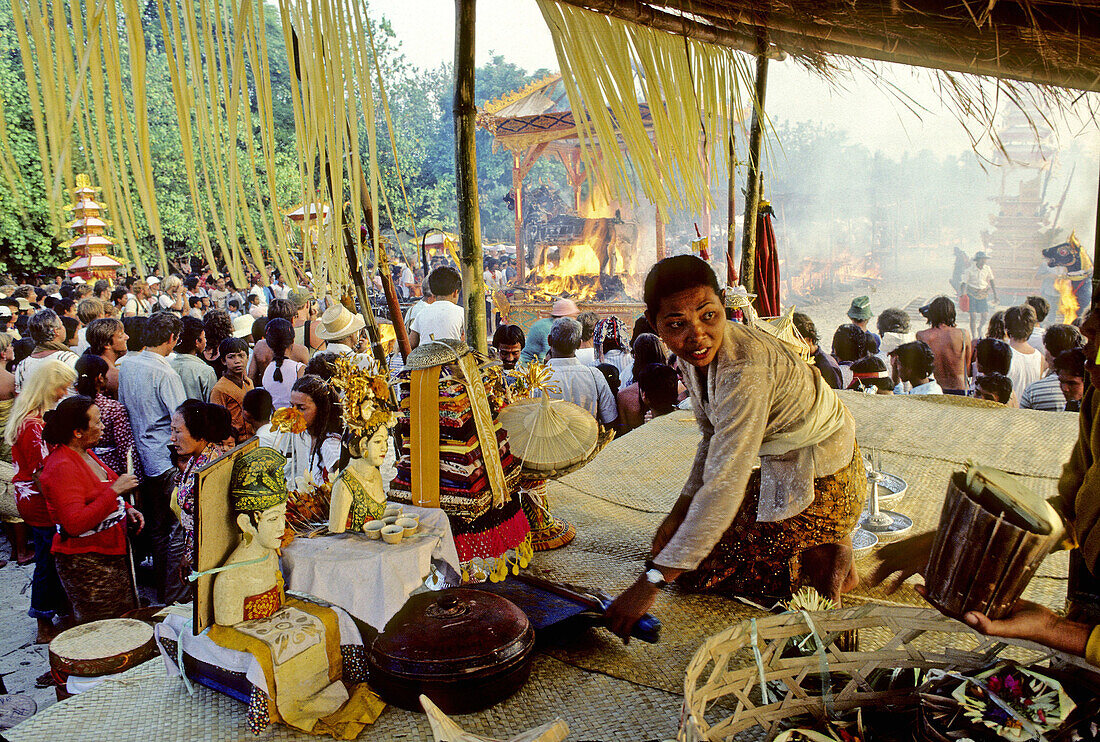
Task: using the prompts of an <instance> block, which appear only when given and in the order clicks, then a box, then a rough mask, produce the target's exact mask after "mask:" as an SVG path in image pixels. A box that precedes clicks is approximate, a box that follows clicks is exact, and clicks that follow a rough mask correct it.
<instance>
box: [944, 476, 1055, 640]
mask: <svg viewBox="0 0 1100 742" xmlns="http://www.w3.org/2000/svg"><path fill="white" fill-rule="evenodd" d="M985 505H986V504H983V503H982V502H981V501H979V500H978V499H975V498H974V497H973V496H971V495H970V494H969V492H968V491H967V488H966V476H965V475H964V474H961V473H958V474H955V475H954V476H952V477H951V483H950V484H949V485H948V486H947V497H946V498H945V499H944V501H943V511H942V512H941V514H940V523H939V527H938V528H937V529H936V536H935V540H934V541H933V544H932V553H931V555H930V556H929V558H928V567H927V568H926V569H925V577H924V586H925V590H926V591H927V593H926V594H925V598H926V599H927V600H928V602H929V603H931V604H932V605H934V606H935V607H936V608H938V609H939V610H940V611H941V612H942V613H944V614H946V615H948V616H951V617H952V618H957V619H959V620H960V621H961V620H962V618H963V616H964V615H966V613H967V612H969V611H981V612H982V613H984V614H985V615H986V616H988V617H989V618H991V619H994V620H996V619H1000V618H1004V617H1005V616H1006V615H1008V613H1009V612H1010V611H1011V609H1012V606H1013V605H1015V604H1016V600H1017V599H1018V598H1019V597H1020V595H1021V594H1022V593H1023V592H1024V588H1025V587H1027V584H1028V583H1029V582H1030V581H1031V578H1032V576H1034V574H1035V570H1036V569H1038V568H1039V564H1040V563H1041V562H1042V561H1043V559H1044V557H1046V555H1047V554H1048V553H1050V550H1051V549H1052V548H1053V547H1054V545H1055V544H1056V543H1057V538H1056V537H1054V536H1052V535H1049V534H1041V533H1035V532H1033V531H1031V530H1029V529H1028V528H1025V527H1024V524H1023V523H1019V522H1017V523H1014V522H1012V520H1013V519H1012V517H1011V513H1007V514H1006V513H1003V512H995V510H997V508H990V507H986V506H985Z"/></svg>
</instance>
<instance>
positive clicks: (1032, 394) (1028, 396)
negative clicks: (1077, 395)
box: [1020, 373, 1066, 412]
mask: <svg viewBox="0 0 1100 742" xmlns="http://www.w3.org/2000/svg"><path fill="white" fill-rule="evenodd" d="M1020 409H1023V410H1046V411H1047V412H1064V411H1065V409H1066V398H1065V396H1063V394H1062V387H1061V385H1060V384H1059V382H1058V374H1055V373H1050V374H1047V375H1046V376H1044V377H1043V378H1041V379H1039V380H1038V381H1033V382H1032V383H1030V384H1028V385H1027V388H1026V389H1024V393H1023V394H1021V395H1020Z"/></svg>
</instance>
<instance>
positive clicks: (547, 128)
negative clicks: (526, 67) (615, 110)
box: [477, 74, 653, 151]
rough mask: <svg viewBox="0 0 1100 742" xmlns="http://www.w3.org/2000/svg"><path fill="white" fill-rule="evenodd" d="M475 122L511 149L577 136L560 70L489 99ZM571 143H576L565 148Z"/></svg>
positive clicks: (644, 109)
mask: <svg viewBox="0 0 1100 742" xmlns="http://www.w3.org/2000/svg"><path fill="white" fill-rule="evenodd" d="M639 110H640V112H641V116H642V121H643V122H644V123H645V125H646V128H647V129H648V128H650V127H651V126H652V121H653V119H652V116H651V115H650V113H649V106H648V105H646V104H644V103H640V104H639ZM477 123H478V125H479V126H480V127H481V128H483V129H486V130H487V131H489V132H491V133H492V135H493V137H494V138H495V140H496V142H497V143H498V144H500V145H501V146H503V147H505V148H506V149H509V150H512V151H518V150H523V149H526V148H528V147H530V146H532V145H536V144H546V145H547V147H546V149H551V150H553V149H559V148H561V147H559V146H557V145H556V143H558V142H564V141H565V140H570V139H576V138H577V123H576V120H575V119H574V118H573V111H572V110H570V108H569V99H568V97H567V96H566V93H565V87H564V85H562V81H561V75H560V74H552V75H547V76H546V77H544V78H542V79H541V80H536V81H535V82H532V83H531V84H529V85H527V86H525V87H523V88H519V89H518V90H514V91H512V92H510V93H507V94H505V95H503V96H501V97H500V98H497V99H496V100H492V101H489V102H488V103H486V104H485V105H484V106H482V108H481V110H480V111H478V117H477ZM574 147H576V143H570V144H568V145H567V146H565V147H564V148H565V149H569V150H572V149H573V148H574Z"/></svg>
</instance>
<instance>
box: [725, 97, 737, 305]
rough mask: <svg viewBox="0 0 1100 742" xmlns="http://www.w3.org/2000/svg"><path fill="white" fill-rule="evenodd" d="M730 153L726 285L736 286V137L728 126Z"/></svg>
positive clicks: (731, 109)
mask: <svg viewBox="0 0 1100 742" xmlns="http://www.w3.org/2000/svg"><path fill="white" fill-rule="evenodd" d="M733 110H735V108H734V107H733V106H730V111H733ZM729 145H730V151H729V164H730V170H729V195H728V198H727V204H726V220H727V225H728V226H727V228H726V230H727V231H726V285H727V286H736V285H737V255H736V252H737V251H736V250H735V249H734V239H735V238H736V236H737V198H736V195H737V167H736V162H737V155H736V152H735V150H736V148H737V135H736V134H735V133H734V132H733V126H730V141H729Z"/></svg>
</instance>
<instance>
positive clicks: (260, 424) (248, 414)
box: [241, 389, 275, 448]
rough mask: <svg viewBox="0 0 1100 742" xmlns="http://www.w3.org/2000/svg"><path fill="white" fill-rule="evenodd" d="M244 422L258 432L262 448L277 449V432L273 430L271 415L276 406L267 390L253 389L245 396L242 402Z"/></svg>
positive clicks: (257, 435)
mask: <svg viewBox="0 0 1100 742" xmlns="http://www.w3.org/2000/svg"><path fill="white" fill-rule="evenodd" d="M241 407H242V410H243V413H244V421H245V422H246V423H248V425H249V427H251V428H252V429H253V430H255V431H256V437H257V438H259V439H260V445H261V446H268V447H269V448H274V447H275V432H274V431H273V430H272V429H271V415H272V413H273V412H274V405H273V404H272V402H271V394H270V393H269V392H268V391H267V390H266V389H252V390H251V391H249V392H248V393H246V394H245V395H244V400H243V401H242V402H241Z"/></svg>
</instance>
